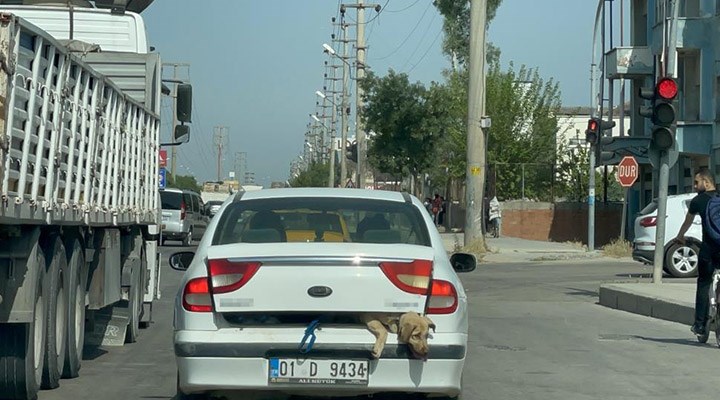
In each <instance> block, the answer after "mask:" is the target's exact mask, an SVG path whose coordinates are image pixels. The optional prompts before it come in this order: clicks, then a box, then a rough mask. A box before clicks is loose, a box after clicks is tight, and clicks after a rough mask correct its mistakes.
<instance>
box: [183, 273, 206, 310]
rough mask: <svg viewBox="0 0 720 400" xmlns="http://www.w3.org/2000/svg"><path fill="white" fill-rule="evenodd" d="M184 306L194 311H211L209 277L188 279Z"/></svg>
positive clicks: (184, 291) (184, 294) (184, 293)
mask: <svg viewBox="0 0 720 400" xmlns="http://www.w3.org/2000/svg"><path fill="white" fill-rule="evenodd" d="M182 302H183V308H184V309H186V310H187V311H192V312H211V311H212V298H211V297H210V288H209V287H208V278H207V277H205V276H204V277H201V278H195V279H191V280H190V281H188V283H187V284H186V285H185V289H184V290H183V299H182Z"/></svg>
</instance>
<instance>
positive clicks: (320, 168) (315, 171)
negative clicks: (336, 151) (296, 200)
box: [290, 162, 337, 187]
mask: <svg viewBox="0 0 720 400" xmlns="http://www.w3.org/2000/svg"><path fill="white" fill-rule="evenodd" d="M329 176H330V164H329V163H319V162H312V163H311V164H310V166H309V167H308V169H307V170H304V171H302V172H300V174H299V175H298V176H297V177H295V178H293V179H291V180H290V186H292V187H327V185H328V177H329ZM335 176H336V177H337V174H336V175H335Z"/></svg>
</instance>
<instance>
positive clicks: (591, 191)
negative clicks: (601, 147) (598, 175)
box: [588, 143, 596, 251]
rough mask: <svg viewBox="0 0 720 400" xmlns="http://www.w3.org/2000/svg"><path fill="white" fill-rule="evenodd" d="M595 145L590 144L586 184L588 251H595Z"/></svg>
mask: <svg viewBox="0 0 720 400" xmlns="http://www.w3.org/2000/svg"><path fill="white" fill-rule="evenodd" d="M595 146H596V145H595V144H594V143H591V144H590V163H589V164H590V171H589V172H590V177H589V182H588V187H589V188H588V251H593V250H595Z"/></svg>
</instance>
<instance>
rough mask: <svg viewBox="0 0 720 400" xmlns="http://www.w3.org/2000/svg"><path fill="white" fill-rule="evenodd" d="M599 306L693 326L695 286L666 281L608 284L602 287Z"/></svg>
mask: <svg viewBox="0 0 720 400" xmlns="http://www.w3.org/2000/svg"><path fill="white" fill-rule="evenodd" d="M600 304H601V305H603V306H605V307H610V308H614V309H617V310H623V311H627V312H631V313H634V314H640V315H645V316H648V317H653V318H659V319H664V320H667V321H673V322H679V323H681V324H686V325H692V323H693V318H694V315H695V284H694V283H673V282H667V281H666V283H662V284H659V285H656V284H653V283H606V284H602V285H600Z"/></svg>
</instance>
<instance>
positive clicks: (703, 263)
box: [674, 167, 720, 336]
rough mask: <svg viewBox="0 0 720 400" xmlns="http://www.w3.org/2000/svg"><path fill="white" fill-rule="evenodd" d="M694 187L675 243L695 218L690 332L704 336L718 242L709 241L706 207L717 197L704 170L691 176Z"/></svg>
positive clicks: (719, 249)
mask: <svg viewBox="0 0 720 400" xmlns="http://www.w3.org/2000/svg"><path fill="white" fill-rule="evenodd" d="M694 188H695V191H696V192H697V193H698V195H697V196H695V197H694V198H693V199H692V201H690V206H689V207H688V211H687V214H686V215H685V221H684V222H683V224H682V226H680V230H679V231H678V234H677V236H675V239H674V240H675V241H676V242H678V243H681V244H684V243H685V233H686V232H687V230H688V229H689V228H690V226H691V225H692V223H693V220H694V219H695V216H696V215H699V216H700V219H701V220H702V244H701V245H700V254H699V255H698V277H697V287H696V291H695V323H694V324H693V326H692V328H690V330H691V331H692V332H693V333H694V334H696V335H698V336H704V335H706V334H707V333H708V326H707V322H708V312H709V310H710V294H709V292H710V285H712V276H713V272H714V271H715V269H716V268H718V265H719V264H720V243H716V242H715V241H713V240H712V239H711V237H710V235H709V234H708V225H707V224H708V219H709V217H708V215H707V208H708V203H709V202H710V200H711V199H712V198H713V197H715V196H716V195H717V194H716V192H715V177H714V176H713V174H712V173H711V172H710V170H708V169H707V168H705V167H703V168H700V169H699V170H698V171H697V173H696V174H695V180H694Z"/></svg>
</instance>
